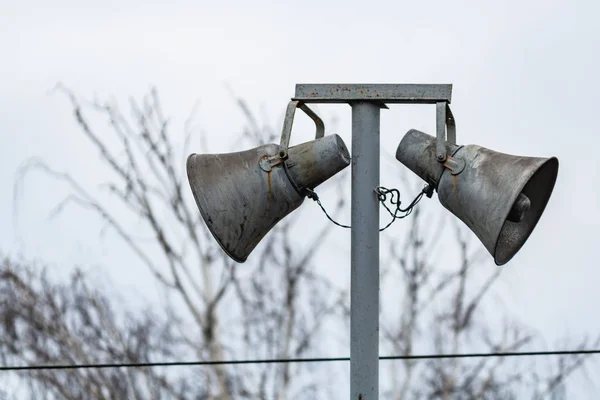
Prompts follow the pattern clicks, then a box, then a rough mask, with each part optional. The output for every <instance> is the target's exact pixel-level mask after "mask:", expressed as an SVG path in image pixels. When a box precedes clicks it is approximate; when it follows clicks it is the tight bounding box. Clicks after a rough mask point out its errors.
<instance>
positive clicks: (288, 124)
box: [280, 100, 325, 149]
mask: <svg viewBox="0 0 600 400" xmlns="http://www.w3.org/2000/svg"><path fill="white" fill-rule="evenodd" d="M296 108H300V109H301V110H302V111H304V113H306V115H308V116H309V117H310V119H312V120H313V121H314V123H315V126H316V128H317V132H316V133H315V139H318V138H322V137H323V136H325V124H324V123H323V120H322V119H321V118H320V117H319V116H318V115H317V114H316V113H315V112H314V111H313V110H311V109H310V108H309V107H308V106H307V105H306V104H303V103H301V102H299V101H294V100H292V101H290V102H289V103H288V106H287V109H286V111H285V119H284V120H283V129H282V132H281V142H280V145H281V147H283V148H284V149H287V148H288V147H289V146H290V137H291V136H292V127H293V125H294V115H295V114H296Z"/></svg>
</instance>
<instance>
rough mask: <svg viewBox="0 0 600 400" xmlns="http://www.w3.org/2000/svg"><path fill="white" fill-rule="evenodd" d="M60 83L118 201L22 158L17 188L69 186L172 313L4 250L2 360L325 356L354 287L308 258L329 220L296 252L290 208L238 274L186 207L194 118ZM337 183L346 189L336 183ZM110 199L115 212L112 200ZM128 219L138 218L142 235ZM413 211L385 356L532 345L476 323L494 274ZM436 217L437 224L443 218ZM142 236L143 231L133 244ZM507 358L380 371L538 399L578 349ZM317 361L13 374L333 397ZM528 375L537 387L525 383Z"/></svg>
mask: <svg viewBox="0 0 600 400" xmlns="http://www.w3.org/2000/svg"><path fill="white" fill-rule="evenodd" d="M59 90H60V91H61V92H62V93H64V94H66V95H67V97H68V98H69V100H70V102H71V105H72V107H73V112H74V117H75V120H76V122H77V124H78V126H79V127H80V128H81V132H82V133H83V134H84V135H85V137H86V138H88V139H89V141H90V143H91V144H93V146H94V147H95V149H96V151H97V152H98V153H99V154H100V155H101V157H102V159H103V160H104V161H105V162H106V164H107V165H108V167H109V168H110V170H111V173H110V178H109V179H110V180H109V182H108V183H107V184H105V185H103V187H104V188H106V189H107V190H108V192H109V194H110V195H111V196H109V199H108V200H107V199H106V198H104V197H103V196H101V195H98V194H95V193H94V192H93V191H91V190H89V189H88V188H86V187H85V186H84V185H82V184H81V183H80V182H78V181H77V180H76V179H75V178H74V177H73V176H72V175H70V174H67V173H62V172H57V171H55V170H54V169H52V168H51V167H50V166H48V165H47V164H46V163H45V162H44V161H42V160H38V159H33V160H30V161H29V162H27V163H26V164H25V165H24V167H23V168H22V169H21V170H20V171H19V173H18V177H17V183H18V184H21V183H22V181H23V179H24V178H25V176H26V174H27V173H28V172H29V171H31V170H34V169H35V170H41V171H43V172H44V173H46V174H47V175H49V176H51V177H53V178H56V179H58V180H60V181H62V182H66V183H67V184H68V186H69V188H70V195H69V196H68V197H67V198H66V199H65V200H64V201H63V202H61V203H60V204H59V205H58V207H57V209H56V211H57V212H59V213H60V212H63V211H64V210H65V207H66V206H67V205H78V206H81V207H84V208H85V209H88V210H90V211H91V212H92V213H94V214H95V215H97V216H98V217H100V218H101V219H102V220H103V221H104V222H105V223H106V224H107V225H108V226H109V227H110V228H111V229H112V230H113V231H114V232H115V233H116V234H117V235H118V237H120V239H121V240H122V241H123V243H125V244H126V245H127V246H128V247H129V248H130V249H131V251H132V252H133V254H135V255H136V257H137V258H138V259H139V261H140V262H142V263H143V264H144V265H145V266H146V267H147V269H148V271H149V272H150V273H151V274H152V276H153V277H154V278H155V279H156V281H157V282H159V283H160V285H161V287H162V288H163V289H164V291H165V293H166V294H167V296H168V298H169V299H170V300H172V301H174V306H172V307H170V308H169V309H168V310H165V311H164V312H158V311H156V310H155V311H154V312H153V313H150V312H147V311H146V312H142V313H137V312H133V311H130V312H128V313H126V314H124V315H121V314H120V313H117V312H115V310H114V309H113V308H112V306H111V301H109V299H108V298H107V296H106V294H103V293H102V292H100V291H99V290H97V289H92V288H91V286H90V284H89V283H87V281H86V278H85V276H84V275H83V274H82V272H81V271H77V270H76V271H75V272H74V274H73V276H72V278H71V281H70V282H69V283H67V284H60V283H56V282H53V281H51V279H48V278H47V277H46V273H47V272H46V270H44V269H40V268H38V267H33V266H32V267H29V266H26V265H25V263H23V262H15V261H11V260H9V259H5V260H4V262H3V264H2V269H1V270H0V272H1V275H0V280H1V281H0V291H2V303H1V305H0V322H1V323H0V336H1V337H2V339H1V340H0V354H1V355H2V357H3V360H4V362H5V363H20V364H52V363H67V362H68V363H92V362H115V361H117V362H118V361H123V362H137V361H159V360H160V361H165V360H171V361H173V360H182V359H185V360H189V359H199V360H224V359H242V358H246V359H248V358H256V359H261V358H297V357H303V356H310V355H322V354H323V353H324V352H325V348H324V346H322V345H320V344H321V343H327V340H324V339H323V338H325V335H326V333H325V330H324V327H325V326H326V325H327V324H332V323H333V324H339V323H341V322H345V323H348V321H349V310H348V309H347V304H348V299H347V293H346V292H345V291H343V290H340V289H336V286H335V285H332V284H331V282H329V281H328V280H327V279H325V278H324V277H323V276H320V275H319V274H318V273H317V272H316V270H315V268H314V264H313V257H314V256H315V254H316V252H317V250H319V248H320V246H321V245H322V243H323V240H324V238H325V237H326V235H327V234H328V233H329V230H330V229H331V228H332V227H333V225H332V224H324V225H323V226H324V227H323V228H320V230H318V231H317V232H316V233H315V235H314V238H313V239H312V241H310V242H309V244H308V245H307V246H306V247H305V248H304V249H302V251H299V250H297V248H296V247H295V246H294V245H293V241H294V226H295V225H296V224H298V223H299V222H300V223H301V222H302V221H301V218H299V216H298V214H297V213H294V214H292V215H290V216H289V217H287V218H286V219H285V220H284V221H282V222H280V223H279V224H278V225H277V226H276V227H275V228H274V229H273V231H272V233H271V234H270V236H269V240H268V241H266V242H265V243H264V244H263V245H261V246H260V247H259V248H257V249H256V250H255V254H253V257H252V258H251V259H250V260H249V261H248V262H247V263H246V264H244V268H235V267H234V264H233V262H232V261H231V260H229V259H228V258H227V257H226V256H225V255H224V254H223V252H222V251H221V249H220V248H219V246H218V245H217V244H216V243H215V241H214V240H213V238H212V237H211V235H210V233H209V232H208V230H207V229H206V228H205V225H204V224H203V223H202V222H201V221H200V215H199V213H198V212H197V209H196V205H195V204H193V200H192V201H191V203H190V200H191V198H192V196H191V194H190V193H188V192H189V189H188V185H187V182H186V180H187V178H186V177H185V170H184V165H183V164H184V163H183V160H184V159H185V157H186V156H187V154H188V153H189V151H188V149H187V147H188V143H189V140H190V137H191V135H192V134H198V135H199V136H200V137H201V138H202V143H205V141H206V137H204V135H202V134H200V133H197V132H195V131H194V130H193V126H192V123H191V122H190V121H191V120H188V122H186V124H185V138H184V141H183V144H182V145H181V146H176V145H175V140H173V139H172V138H173V137H174V136H173V135H171V134H170V133H169V127H170V125H169V120H168V119H166V118H165V117H164V115H163V111H162V108H161V106H160V102H159V97H158V95H157V92H156V91H155V90H152V91H151V92H150V93H149V94H148V95H147V96H145V97H144V99H143V100H142V102H141V103H138V102H136V101H133V100H132V101H131V102H130V105H131V112H132V117H131V118H127V117H126V116H125V115H124V114H123V113H122V111H121V110H120V108H119V107H118V106H117V105H116V103H114V102H104V103H101V102H97V101H96V102H92V103H88V102H85V101H83V100H80V99H78V98H77V97H76V96H75V95H74V94H73V93H72V92H71V91H70V90H68V89H66V88H64V87H62V86H61V87H59ZM238 105H239V107H240V109H241V110H242V111H243V112H244V114H245V116H246V118H247V123H248V124H247V126H248V127H247V129H246V130H245V131H244V133H243V135H242V137H241V138H240V140H244V141H246V142H248V144H249V145H250V146H257V145H259V144H262V143H264V142H273V141H274V140H275V139H276V136H275V133H274V131H273V130H272V129H270V128H269V127H265V126H260V125H259V123H258V122H257V120H256V119H255V118H254V116H253V115H252V113H251V112H250V111H249V108H248V107H247V105H246V104H245V103H244V102H243V101H239V103H238ZM88 113H96V115H95V116H96V117H98V116H99V117H101V118H105V119H106V120H107V121H108V123H109V126H110V129H100V128H98V127H97V124H96V125H94V124H92V123H91V122H90V118H89V117H88V116H87V115H88ZM111 135H112V136H111ZM175 137H176V136H175ZM115 139H116V140H115ZM203 146H204V145H203ZM177 149H179V150H177ZM204 150H205V149H200V151H201V152H202V151H204ZM331 182H333V183H334V184H338V185H339V184H340V180H339V179H333V180H331ZM17 189H18V188H17ZM337 193H338V195H339V199H338V201H337V204H336V208H335V209H334V210H332V211H333V213H335V212H336V211H337V210H339V209H340V208H341V207H342V206H343V205H344V201H343V198H344V197H343V190H338V191H337ZM114 199H116V200H118V202H119V206H118V207H116V206H115V205H114V204H113V203H111V202H110V201H111V200H114ZM125 220H136V221H142V222H143V224H142V225H143V229H144V230H145V232H140V227H139V225H138V226H135V228H131V224H128V223H126V222H124V221H125ZM409 220H410V221H411V222H410V224H411V225H410V226H411V230H410V234H409V235H407V237H406V239H405V241H404V243H402V242H401V241H400V240H398V239H393V240H390V243H389V249H390V252H389V254H390V257H389V260H387V262H385V263H383V265H384V267H383V274H382V277H383V278H384V280H385V285H391V286H392V287H393V288H394V289H393V290H394V293H396V294H399V295H400V298H399V302H398V304H399V305H400V306H399V307H398V308H396V309H395V310H394V312H393V313H391V314H390V315H388V314H384V315H383V317H382V323H381V333H382V340H383V342H382V349H386V350H389V351H391V352H392V353H394V354H413V353H414V351H415V348H416V346H417V345H419V346H425V347H424V348H426V349H430V350H431V351H435V352H460V351H461V350H464V349H465V346H464V344H465V343H470V342H472V341H473V340H474V338H475V337H477V338H479V339H480V342H481V344H482V345H485V346H487V347H486V349H488V350H490V349H491V350H495V351H501V350H518V349H520V348H522V346H524V345H525V344H527V343H529V342H531V340H532V338H533V336H532V335H531V334H526V333H524V329H523V328H522V327H519V326H513V325H509V324H503V323H501V324H500V325H498V327H496V325H492V324H491V323H488V321H484V320H482V319H478V317H479V316H480V315H481V312H480V311H481V309H482V304H483V303H482V302H483V300H484V298H485V295H486V293H488V291H489V288H490V287H491V286H492V285H493V284H494V282H495V281H496V279H497V278H498V276H499V274H500V272H501V271H502V270H501V269H493V270H489V269H486V270H487V271H492V272H491V276H489V277H487V278H486V279H484V280H483V281H481V280H475V281H474V282H479V286H475V287H474V288H473V282H472V277H473V271H474V270H473V268H474V267H475V266H476V265H477V264H478V263H479V262H480V257H479V254H477V253H476V254H475V255H473V254H471V253H470V252H469V249H468V246H467V241H466V240H465V239H464V238H463V236H462V231H461V230H460V229H456V233H455V235H454V236H455V237H456V238H457V244H458V247H459V249H460V254H461V260H460V263H458V264H457V265H453V264H451V263H446V262H443V263H435V262H434V261H433V257H432V251H433V249H434V247H435V245H436V243H437V240H438V239H437V238H438V237H439V235H438V234H437V233H436V234H434V235H430V234H428V235H427V236H429V237H430V239H429V240H428V241H426V239H425V238H424V237H422V235H421V231H420V226H421V223H422V222H421V220H422V215H421V214H420V213H419V209H418V208H417V209H416V210H415V212H414V213H413V215H412V216H411V218H409ZM436 226H438V227H440V229H441V228H442V227H443V226H444V224H442V223H439V224H437V225H436ZM148 232H149V233H150V236H151V237H152V240H151V241H148V240H144V239H141V238H142V237H143V236H144V233H148ZM146 236H148V235H146ZM426 242H427V245H426V244H425V243H426ZM398 288H402V290H398ZM469 288H470V290H469ZM223 321H226V323H223ZM493 323H494V324H498V321H493ZM423 331H426V332H427V334H422V332H423ZM325 339H326V338H325ZM508 362H509V361H508V360H506V359H501V358H500V359H476V360H473V361H469V362H463V361H462V360H460V361H459V360H434V361H421V362H416V361H409V360H406V361H403V362H400V363H398V362H396V363H393V366H396V365H397V364H399V365H401V369H400V371H398V370H396V369H395V368H390V369H384V368H382V375H383V374H385V371H388V370H389V371H391V372H392V373H391V376H390V379H389V382H390V385H388V386H389V388H386V389H385V390H383V391H382V394H383V396H385V397H386V398H393V399H412V398H415V399H421V398H430V399H438V398H439V399H463V398H464V399H480V398H494V399H504V398H517V397H519V398H522V397H521V394H522V393H524V392H525V391H526V389H527V388H528V387H530V388H531V390H530V392H531V393H534V394H535V393H538V395H540V396H545V395H546V394H548V393H554V392H555V391H554V389H555V388H557V387H559V386H560V385H561V384H562V382H563V381H564V379H565V378H566V377H567V376H568V374H569V373H570V372H571V371H573V370H574V369H576V368H578V367H580V366H581V365H582V362H583V358H581V357H570V358H564V357H563V358H562V359H560V361H559V363H558V364H557V365H559V366H560V368H559V369H558V370H556V371H553V372H552V373H549V374H547V375H545V376H543V377H541V375H540V374H536V372H537V371H528V370H525V369H524V368H521V369H518V368H517V369H515V368H513V366H510V367H507V364H508ZM315 368H316V367H315V366H313V365H311V364H287V363H282V364H259V365H253V366H251V367H233V366H231V367H229V366H228V367H226V366H215V367H213V368H192V369H188V370H185V371H183V370H181V369H177V370H176V371H175V372H169V371H167V370H166V369H156V370H155V369H152V368H146V369H127V370H118V369H115V370H108V369H107V370H93V369H90V370H78V371H72V370H71V371H61V370H49V371H36V372H35V373H32V372H27V373H23V374H22V375H21V376H22V377H23V378H24V379H25V380H26V381H27V382H28V384H29V394H30V396H31V398H50V399H53V398H66V399H79V398H86V399H106V398H110V399H113V398H114V399H123V398H157V399H158V398H174V399H188V398H189V399H191V398H194V399H204V398H206V399H233V398H251V399H256V398H258V399H275V398H277V399H281V400H284V399H288V398H290V399H291V398H302V399H304V398H332V397H333V398H335V397H336V395H337V392H336V391H335V388H334V386H335V385H334V380H333V379H332V377H333V376H334V375H333V374H332V372H331V370H332V368H329V367H327V368H320V369H318V372H316V371H315ZM161 370H162V371H163V372H162V373H161V372H159V371H161ZM191 371H193V374H192V372H191ZM534 378H535V379H537V381H536V384H535V385H531V386H528V385H529V384H530V383H531V382H532V381H531V379H534ZM384 381H385V382H387V380H385V379H384ZM325 383H328V385H326V384H325ZM385 385H387V383H384V386H385Z"/></svg>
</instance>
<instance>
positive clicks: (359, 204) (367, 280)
mask: <svg viewBox="0 0 600 400" xmlns="http://www.w3.org/2000/svg"><path fill="white" fill-rule="evenodd" d="M351 106H352V201H351V214H352V215H351V221H352V232H351V250H350V253H351V256H350V257H351V278H350V342H351V344H350V393H351V399H353V400H376V399H378V398H379V201H378V198H377V194H376V193H375V192H374V190H373V189H374V188H375V187H377V186H379V158H380V155H379V126H380V107H381V105H380V104H379V103H375V102H368V101H358V102H353V103H351Z"/></svg>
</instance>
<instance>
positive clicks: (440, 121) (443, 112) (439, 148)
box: [435, 101, 456, 162]
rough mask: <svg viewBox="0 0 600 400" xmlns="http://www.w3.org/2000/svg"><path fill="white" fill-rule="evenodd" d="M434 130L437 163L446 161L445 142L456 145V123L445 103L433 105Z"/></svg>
mask: <svg viewBox="0 0 600 400" xmlns="http://www.w3.org/2000/svg"><path fill="white" fill-rule="evenodd" d="M435 128H436V138H437V142H436V144H437V145H436V153H437V160H438V161H439V162H444V161H446V155H447V153H446V151H445V150H446V149H445V146H446V142H447V143H450V144H456V121H455V120H454V115H452V110H450V105H449V104H448V103H446V102H443V101H441V102H439V103H436V105H435Z"/></svg>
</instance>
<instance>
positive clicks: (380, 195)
mask: <svg viewBox="0 0 600 400" xmlns="http://www.w3.org/2000/svg"><path fill="white" fill-rule="evenodd" d="M373 190H374V191H375V193H376V194H377V199H378V200H379V202H380V203H381V204H382V205H383V206H384V207H385V209H386V210H387V212H388V213H389V214H390V215H391V217H392V220H391V221H390V222H389V223H388V224H387V225H386V226H384V227H383V228H379V232H382V231H384V230H386V229H387V228H389V227H390V225H392V224H393V223H394V221H396V220H397V219H402V218H406V217H408V216H409V215H410V214H411V213H412V211H413V209H414V207H415V206H416V205H417V203H419V201H421V198H423V195H426V196H427V197H429V198H431V195H432V194H433V187H431V186H430V185H426V186H425V187H424V188H423V190H421V192H420V193H419V194H418V195H417V197H415V199H414V200H413V201H412V202H411V203H410V204H409V206H408V207H406V208H404V209H403V208H401V207H400V204H401V202H400V191H399V190H398V189H388V188H386V187H383V186H377V187H376V188H374V189H373ZM301 193H302V194H303V195H305V196H306V197H308V198H309V199H312V200H314V201H316V202H317V204H318V205H319V207H321V210H322V211H323V213H324V214H325V216H326V217H327V219H329V220H330V221H331V222H333V223H334V224H335V225H337V226H339V227H342V228H347V229H349V228H352V227H351V226H350V225H344V224H340V223H339V222H337V221H335V220H334V219H333V218H331V216H330V215H329V213H328V212H327V211H326V210H325V207H323V204H321V199H319V195H317V193H316V192H315V191H314V190H312V189H309V188H304V189H303V190H302V191H301ZM388 195H390V199H389V201H390V203H391V204H392V206H393V208H395V210H394V211H392V210H391V209H390V208H389V207H388V205H387V204H385V202H386V201H388V199H387V196H388Z"/></svg>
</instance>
